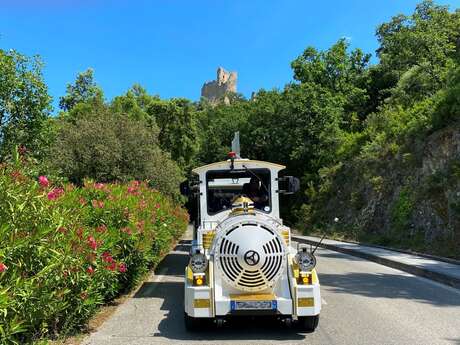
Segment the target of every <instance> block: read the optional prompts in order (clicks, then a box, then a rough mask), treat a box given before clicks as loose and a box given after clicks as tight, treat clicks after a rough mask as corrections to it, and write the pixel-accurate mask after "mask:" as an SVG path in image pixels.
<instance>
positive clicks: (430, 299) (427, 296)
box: [319, 272, 460, 306]
mask: <svg viewBox="0 0 460 345" xmlns="http://www.w3.org/2000/svg"><path fill="white" fill-rule="evenodd" d="M319 280H320V283H321V285H322V287H323V288H327V289H328V290H329V291H331V292H335V293H346V294H354V295H362V296H366V297H373V298H406V299H412V300H417V301H420V302H422V303H429V304H433V305H437V306H459V305H460V298H458V294H457V293H455V292H453V291H450V290H445V289H440V288H439V287H437V286H436V285H434V284H423V283H421V281H420V280H419V279H416V278H414V277H412V276H404V275H395V274H382V273H346V274H322V273H321V272H319Z"/></svg>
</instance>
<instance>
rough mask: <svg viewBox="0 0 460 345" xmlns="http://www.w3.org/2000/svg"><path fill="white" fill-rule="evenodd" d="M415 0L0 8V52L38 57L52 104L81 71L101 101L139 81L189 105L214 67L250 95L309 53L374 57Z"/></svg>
mask: <svg viewBox="0 0 460 345" xmlns="http://www.w3.org/2000/svg"><path fill="white" fill-rule="evenodd" d="M417 2H418V1H413V0H380V1H368V0H367V1H366V0H349V1H344V0H329V1H307V0H278V1H274V0H231V1H230V0H228V1H223V0H206V1H205V0H203V1H200V0H194V1H191V0H188V1H186V0H183V1H179V0H168V1H167V0H150V1H149V0H125V1H122V0H73V1H71V0H0V48H2V49H11V48H13V49H16V50H18V51H20V52H22V53H24V54H27V55H34V54H39V55H40V56H41V57H42V58H43V60H44V62H45V69H44V75H45V79H46V82H47V84H48V85H49V91H50V94H51V95H52V96H53V98H54V104H55V105H56V104H57V101H58V98H59V96H62V95H63V94H64V92H65V86H66V84H67V83H69V82H72V81H73V80H74V79H75V76H76V74H77V73H78V72H80V71H83V70H85V69H86V68H88V67H92V68H93V69H94V70H95V77H96V81H97V83H98V84H99V85H101V86H102V88H103V89H104V92H105V95H106V97H107V98H108V99H111V98H112V97H114V96H116V95H119V94H122V93H124V92H125V91H126V90H127V89H128V88H129V87H130V86H131V85H132V84H134V83H140V84H141V85H143V86H144V87H146V88H147V90H148V91H149V93H153V94H159V95H160V96H161V97H162V98H170V97H187V98H190V99H193V100H197V99H198V98H199V96H200V89H201V86H202V84H203V82H205V81H208V80H212V79H214V78H215V74H216V68H217V67H218V66H223V67H224V68H226V69H227V70H235V71H237V72H238V91H239V92H242V93H243V94H244V95H245V96H250V94H251V92H252V91H256V90H259V89H260V88H265V89H272V88H281V87H283V86H284V84H286V83H287V82H289V81H290V80H291V79H292V72H291V69H290V62H291V61H292V60H293V59H294V58H295V57H297V56H298V55H299V54H301V53H302V51H303V50H304V49H305V48H306V47H307V46H309V45H312V46H315V47H317V48H318V49H326V48H328V47H329V46H330V45H331V44H333V43H334V42H335V41H336V40H337V39H339V38H340V37H348V38H349V39H350V40H351V44H352V46H353V47H360V48H362V49H363V50H364V51H366V52H371V53H374V51H375V49H376V47H377V41H376V39H375V36H374V33H375V29H376V27H377V25H378V24H380V23H382V22H385V21H388V20H389V19H390V18H391V17H392V16H393V15H396V14H397V13H406V14H410V13H412V12H413V9H414V8H415V5H416V4H417ZM437 3H439V4H446V5H450V6H451V9H454V8H456V7H459V4H460V2H459V0H455V1H454V0H445V1H438V2H437Z"/></svg>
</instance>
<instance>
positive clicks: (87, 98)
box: [59, 68, 104, 111]
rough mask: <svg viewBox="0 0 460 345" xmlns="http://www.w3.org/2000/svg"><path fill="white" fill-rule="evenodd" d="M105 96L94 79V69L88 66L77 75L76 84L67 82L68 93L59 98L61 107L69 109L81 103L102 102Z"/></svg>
mask: <svg viewBox="0 0 460 345" xmlns="http://www.w3.org/2000/svg"><path fill="white" fill-rule="evenodd" d="M103 98H104V94H103V92H102V89H101V88H100V87H99V86H98V85H97V84H96V82H95V80H94V71H93V70H92V69H91V68H88V69H87V70H86V71H84V72H81V73H79V74H78V75H77V78H76V80H75V83H74V84H67V90H66V94H65V95H64V96H62V97H61V98H60V99H59V107H60V108H61V109H62V110H63V111H69V110H71V109H72V108H73V107H75V106H76V105H77V104H79V103H88V102H92V101H99V102H101V101H102V100H103Z"/></svg>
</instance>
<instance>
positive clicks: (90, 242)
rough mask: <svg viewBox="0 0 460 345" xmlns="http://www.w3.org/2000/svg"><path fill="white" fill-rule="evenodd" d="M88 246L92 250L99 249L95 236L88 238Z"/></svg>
mask: <svg viewBox="0 0 460 345" xmlns="http://www.w3.org/2000/svg"><path fill="white" fill-rule="evenodd" d="M88 246H90V247H91V249H92V250H96V249H97V242H96V239H95V238H94V237H93V236H88Z"/></svg>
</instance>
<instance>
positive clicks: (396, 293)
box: [83, 241, 460, 345]
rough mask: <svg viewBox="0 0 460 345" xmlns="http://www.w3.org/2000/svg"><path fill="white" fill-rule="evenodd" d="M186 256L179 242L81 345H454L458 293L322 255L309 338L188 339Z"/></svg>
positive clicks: (458, 331)
mask: <svg viewBox="0 0 460 345" xmlns="http://www.w3.org/2000/svg"><path fill="white" fill-rule="evenodd" d="M188 250H189V241H182V242H181V243H180V244H179V245H178V246H177V247H176V248H175V249H174V251H172V252H171V253H170V254H169V255H167V256H166V258H165V259H164V260H163V262H162V263H161V264H160V265H159V267H158V269H157V272H156V274H155V275H152V276H151V277H150V279H149V280H148V281H146V282H145V283H144V284H143V285H142V287H141V288H140V289H139V290H138V291H137V292H136V294H135V295H134V297H133V298H131V299H129V300H128V301H127V302H125V303H124V304H123V305H121V306H119V307H118V309H117V311H116V312H115V313H114V315H113V316H112V317H111V318H110V319H109V320H107V321H106V322H105V323H104V324H103V325H102V326H101V327H100V328H99V330H98V331H97V332H95V333H92V334H91V335H90V336H89V337H88V338H87V339H86V340H84V341H83V344H84V345H90V344H91V345H108V344H111V345H129V344H133V345H138V344H139V345H147V344H173V343H174V344H194V343H199V344H275V343H276V344H278V343H282V344H299V343H301V344H429V345H434V344H457V345H460V291H458V290H455V289H453V288H449V287H447V286H444V285H441V284H438V283H435V282H432V281H430V280H427V279H424V278H420V277H416V276H413V275H410V274H408V273H405V272H402V271H398V270H395V269H392V268H389V267H386V266H382V265H379V264H376V263H373V262H369V261H366V260H364V259H360V258H356V257H353V256H349V255H345V254H341V253H337V252H333V251H329V250H324V249H318V251H317V252H316V253H317V258H318V272H319V279H320V283H321V294H322V298H323V310H322V313H321V317H320V322H319V326H318V328H317V329H316V331H315V332H314V333H308V334H306V333H300V332H298V331H297V330H296V329H295V328H293V327H286V326H283V325H280V324H278V323H276V322H273V323H270V322H267V321H266V320H264V321H252V320H244V322H238V323H233V324H229V325H227V326H225V327H223V328H220V329H210V330H206V331H203V332H199V333H188V332H187V331H186V330H185V328H184V324H183V283H182V282H183V272H184V267H185V265H186V264H187V258H188V256H187V253H188Z"/></svg>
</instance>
